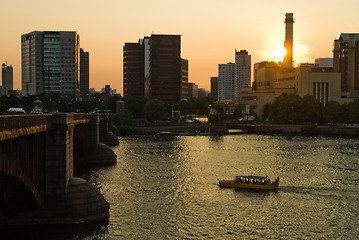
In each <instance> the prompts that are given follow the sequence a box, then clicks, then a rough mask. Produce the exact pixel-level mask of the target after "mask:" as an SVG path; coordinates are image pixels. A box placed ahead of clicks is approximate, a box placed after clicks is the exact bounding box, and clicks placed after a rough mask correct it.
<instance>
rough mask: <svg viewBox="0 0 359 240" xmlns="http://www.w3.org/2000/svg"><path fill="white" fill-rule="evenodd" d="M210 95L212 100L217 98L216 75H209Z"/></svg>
mask: <svg viewBox="0 0 359 240" xmlns="http://www.w3.org/2000/svg"><path fill="white" fill-rule="evenodd" d="M211 97H212V100H213V101H217V100H218V77H211Z"/></svg>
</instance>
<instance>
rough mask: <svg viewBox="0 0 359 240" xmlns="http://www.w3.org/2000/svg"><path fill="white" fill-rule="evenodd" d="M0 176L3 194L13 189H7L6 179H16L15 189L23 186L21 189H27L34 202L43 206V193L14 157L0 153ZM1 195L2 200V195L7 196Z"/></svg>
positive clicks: (0, 189) (0, 186) (0, 190)
mask: <svg viewBox="0 0 359 240" xmlns="http://www.w3.org/2000/svg"><path fill="white" fill-rule="evenodd" d="M0 178H1V179H2V181H0V192H2V193H3V194H6V192H9V191H11V190H14V189H8V186H7V184H6V183H7V182H8V181H12V182H13V183H14V179H16V180H18V183H17V184H16V185H17V186H18V187H17V190H18V188H19V187H20V188H22V187H23V190H26V189H27V190H28V191H29V192H30V193H31V195H32V196H33V198H34V199H35V202H36V203H37V204H38V206H39V207H40V208H43V207H44V198H43V194H42V192H41V191H40V189H38V187H37V186H36V184H35V183H34V182H33V181H32V179H31V177H30V176H29V174H28V173H27V171H26V170H25V169H24V168H23V167H22V166H21V165H20V164H19V163H18V162H17V161H16V160H15V159H13V158H10V157H8V156H6V155H4V154H0ZM0 196H1V193H0ZM1 197H3V200H4V197H5V198H6V197H7V196H1Z"/></svg>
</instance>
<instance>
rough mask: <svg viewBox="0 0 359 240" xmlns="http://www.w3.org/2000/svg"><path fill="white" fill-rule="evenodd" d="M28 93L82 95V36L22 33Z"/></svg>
mask: <svg viewBox="0 0 359 240" xmlns="http://www.w3.org/2000/svg"><path fill="white" fill-rule="evenodd" d="M21 72H22V75H21V79H22V91H23V95H24V96H29V95H35V94H42V93H45V94H58V95H60V97H61V98H63V99H68V100H71V101H73V100H79V97H80V94H79V93H80V83H79V81H80V36H79V35H78V34H77V33H76V32H74V31H43V32H40V31H34V32H30V33H27V34H23V35H22V36H21Z"/></svg>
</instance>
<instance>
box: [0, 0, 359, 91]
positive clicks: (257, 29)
mask: <svg viewBox="0 0 359 240" xmlns="http://www.w3.org/2000/svg"><path fill="white" fill-rule="evenodd" d="M1 7H2V10H3V11H2V14H1V15H0V19H1V22H2V35H1V38H0V39H1V40H0V43H1V44H0V63H5V62H7V63H8V64H9V65H10V64H11V65H13V68H14V88H15V89H21V42H20V38H21V35H22V34H25V33H29V32H31V31H35V30H38V31H76V32H77V33H78V34H79V35H80V46H81V48H84V50H85V51H89V52H90V88H95V89H97V90H100V89H101V88H103V87H104V86H105V84H110V85H111V87H112V88H115V89H117V92H118V93H120V94H122V92H123V91H122V85H123V82H122V78H123V71H122V70H123V61H122V59H123V50H122V49H123V45H124V43H125V42H137V41H138V39H140V38H143V37H144V36H150V35H151V33H154V34H179V35H181V42H182V44H181V56H182V58H185V59H188V60H189V81H190V82H194V83H196V84H197V85H198V86H199V87H200V88H205V89H206V90H210V77H211V76H217V75H218V64H221V63H227V62H233V61H234V51H235V49H237V50H240V49H245V50H247V51H248V53H249V54H250V55H252V65H253V64H254V63H256V62H261V61H268V60H277V61H278V60H281V57H282V54H281V51H282V49H283V43H284V34H285V25H284V19H285V13H289V12H291V13H293V14H294V20H295V22H294V56H293V57H294V62H295V63H298V62H313V61H314V59H315V58H326V57H332V50H333V42H334V39H337V38H338V37H339V35H340V34H341V33H347V32H359V18H357V10H358V9H359V1H357V0H343V1H341V2H338V1H334V0H326V1H324V0H316V1H309V0H303V1H297V2H294V3H293V2H291V1H283V0H273V1H270V2H268V1H264V0H263V1H257V2H241V1H237V0H225V1H216V0H196V1H190V0H183V1H181V2H176V1H168V0H153V1H145V0H138V1H116V0H104V1H101V2H99V1H94V0H77V1H72V0H63V1H56V3H55V2H54V1H46V0H34V1H27V0H14V1H6V2H3V3H2V4H1Z"/></svg>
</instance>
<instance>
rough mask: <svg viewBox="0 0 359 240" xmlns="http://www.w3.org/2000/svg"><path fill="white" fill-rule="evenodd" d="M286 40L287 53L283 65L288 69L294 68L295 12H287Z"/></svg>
mask: <svg viewBox="0 0 359 240" xmlns="http://www.w3.org/2000/svg"><path fill="white" fill-rule="evenodd" d="M284 23H285V41H284V48H285V50H286V55H285V56H284V59H283V67H284V68H286V69H291V68H293V23H294V19H293V13H286V14H285V21H284Z"/></svg>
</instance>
